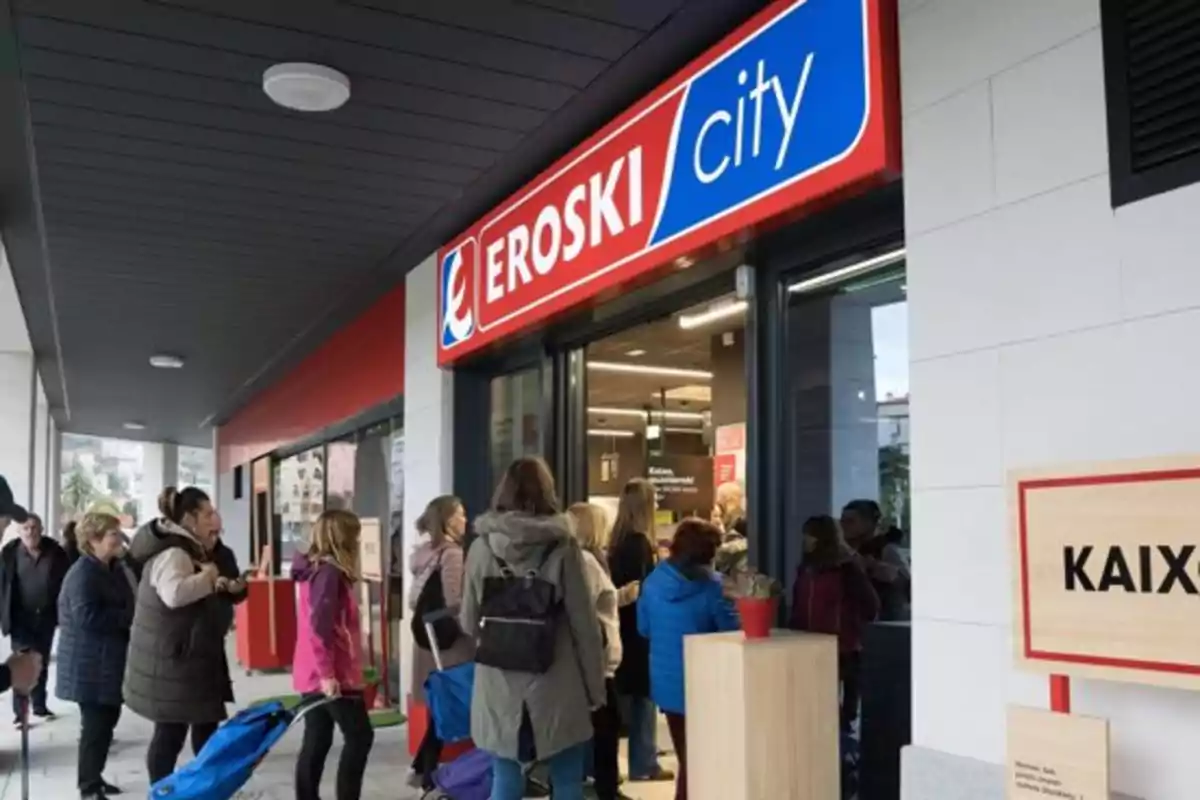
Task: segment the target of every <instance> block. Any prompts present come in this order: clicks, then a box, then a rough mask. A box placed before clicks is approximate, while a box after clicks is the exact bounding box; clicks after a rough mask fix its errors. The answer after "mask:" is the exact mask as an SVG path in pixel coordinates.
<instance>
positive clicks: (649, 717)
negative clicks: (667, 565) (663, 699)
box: [608, 478, 675, 781]
mask: <svg viewBox="0 0 1200 800" xmlns="http://www.w3.org/2000/svg"><path fill="white" fill-rule="evenodd" d="M656 510H657V501H656V497H655V492H654V484H652V483H650V481H648V480H646V479H645V478H634V479H633V480H631V481H629V482H628V483H626V484H625V487H624V488H623V489H622V490H621V497H620V500H619V502H618V504H617V521H616V523H615V524H614V525H613V533H612V544H611V545H610V546H609V550H608V566H609V572H610V573H611V574H612V581H613V585H615V586H616V587H617V589H618V590H620V592H621V599H622V604H621V609H620V617H621V647H622V651H623V654H624V655H623V656H622V658H621V666H620V667H618V668H617V673H616V685H617V693H618V695H619V696H620V701H621V709H622V711H623V712H624V716H625V723H626V727H627V728H628V729H629V779H630V780H631V781H669V780H674V778H675V774H674V773H673V772H671V771H670V770H667V769H664V768H663V767H662V766H660V765H659V763H658V742H657V740H658V713H657V711H656V709H655V708H654V703H653V702H651V700H650V645H649V643H648V642H647V641H646V640H645V639H644V638H642V635H641V634H640V633H638V623H637V606H636V605H635V602H636V601H637V598H638V593H639V592H640V590H641V585H642V582H643V581H644V580H645V579H646V578H647V577H648V576H649V575H650V573H651V572H653V571H654V567H655V565H656V564H657V563H658V556H657V552H658V542H657V536H656V530H655V528H656V526H655V523H654V515H655V512H656Z"/></svg>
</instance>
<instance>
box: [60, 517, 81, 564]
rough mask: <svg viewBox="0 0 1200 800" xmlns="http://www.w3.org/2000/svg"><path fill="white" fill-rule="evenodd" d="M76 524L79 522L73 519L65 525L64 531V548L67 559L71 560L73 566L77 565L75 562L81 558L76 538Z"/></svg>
mask: <svg viewBox="0 0 1200 800" xmlns="http://www.w3.org/2000/svg"><path fill="white" fill-rule="evenodd" d="M76 526H77V523H76V522H75V520H71V521H70V522H68V523H67V524H66V525H64V526H63V532H62V546H63V550H64V551H66V554H67V561H68V562H70V564H71V565H72V566H74V565H75V562H76V561H78V560H79V556H80V552H79V542H78V541H77V540H76V538H75V528H76Z"/></svg>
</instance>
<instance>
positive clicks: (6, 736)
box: [0, 667, 675, 800]
mask: <svg viewBox="0 0 1200 800" xmlns="http://www.w3.org/2000/svg"><path fill="white" fill-rule="evenodd" d="M53 674H54V670H53V667H51V680H52V681H53ZM290 690H291V676H289V675H255V676H250V677H247V676H245V675H243V674H242V673H241V671H240V670H236V669H235V675H234V696H235V697H237V698H238V700H239V701H241V702H250V701H253V700H256V699H261V698H264V697H273V696H277V695H281V694H288V693H290ZM51 696H52V697H53V686H52V687H51ZM10 705H11V700H10V697H9V696H8V695H4V696H3V698H2V699H0V800H20V798H21V779H20V761H19V755H20V754H19V749H20V735H19V733H18V732H17V731H16V730H15V729H14V728H13V727H12V725H11V722H10V721H11V719H12V717H11V715H10V714H9V713H8V710H9V708H10ZM50 705H51V709H52V710H53V711H54V712H55V713H56V714H58V715H59V716H58V719H56V720H55V721H53V722H37V723H36V724H35V725H34V727H33V728H32V730H31V731H30V737H29V741H30V753H31V757H30V761H31V764H32V769H31V778H30V795H31V796H32V797H38V798H52V799H53V800H59V799H60V798H61V799H62V800H66V799H67V798H71V797H77V796H78V793H77V791H76V788H75V786H76V784H75V765H76V744H77V741H78V738H79V711H78V708H76V707H75V706H73V705H70V704H67V703H61V702H59V703H55V702H54V701H51V704H50ZM150 733H151V726H150V724H149V723H148V722H146V721H145V720H143V719H141V718H139V717H137V716H135V715H134V714H133V713H131V712H129V711H128V710H126V713H125V714H124V715H123V716H122V718H121V723H120V725H119V726H118V727H117V732H116V743H115V744H114V746H113V751H112V753H111V755H110V756H109V760H108V771H107V775H106V777H107V778H108V779H109V780H110V781H112V782H113V783H115V784H116V785H118V786H120V787H121V788H122V789H124V790H125V793H124V794H123V795H121V797H130V798H138V797H146V794H147V790H148V788H149V787H148V782H147V779H146V773H145V766H144V763H145V762H144V759H145V755H146V747H147V745H148V744H149V742H150ZM299 734H300V732H299V731H294V732H292V733H290V734H289V735H288V736H286V737H284V739H283V740H282V741H281V742H280V743H279V744H278V745H277V746H276V747H275V749H274V750H273V751H272V752H271V755H270V756H269V757H268V758H267V759H266V760H265V761H264V762H263V763H262V765H261V766H260V767H259V769H258V771H257V772H256V773H255V776H254V778H253V779H252V780H251V782H250V783H249V784H248V785H247V786H246V788H245V790H243V792H242V794H241V795H239V797H240V798H243V800H285V799H286V798H291V797H293V796H294V794H293V789H292V768H293V766H294V764H295V759H296V753H297V751H298V750H299V748H300V735H299ZM376 734H377V735H376V738H375V747H374V749H373V750H372V753H371V762H370V765H369V767H368V769H367V776H366V781H365V783H364V787H363V798H364V800H418V798H420V796H421V793H420V792H419V791H417V790H414V789H410V788H408V787H407V786H406V785H405V782H404V778H405V774H406V772H407V770H408V765H409V761H410V759H409V757H408V748H407V742H408V732H407V729H406V727H404V726H399V727H395V728H390V729H384V730H379V731H377V732H376ZM659 737H660V738H659V744H660V746H666V744H667V743H668V742H669V741H670V739H669V737H668V735H667V731H666V726H665V723H664V724H663V725H661V726H660V731H659ZM338 748H340V741H339V742H338V743H337V744H335V749H334V751H333V752H332V753H331V754H330V756H329V761H328V767H327V768H326V771H325V791H324V796H325V797H326V798H330V799H332V798H333V797H334V793H333V779H334V776H335V774H336V771H337V769H336V764H337V754H338ZM185 752H187V753H190V751H185ZM663 766H665V767H668V768H670V769H674V768H675V760H674V758H673V757H670V756H667V757H665V758H664V759H663ZM623 789H624V791H625V793H626V794H628V795H629V796H630V797H632V798H634V799H635V800H671V798H673V797H674V787H673V785H672V784H669V783H668V784H626V786H624V787H623Z"/></svg>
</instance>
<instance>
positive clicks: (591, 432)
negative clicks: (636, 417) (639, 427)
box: [588, 428, 637, 439]
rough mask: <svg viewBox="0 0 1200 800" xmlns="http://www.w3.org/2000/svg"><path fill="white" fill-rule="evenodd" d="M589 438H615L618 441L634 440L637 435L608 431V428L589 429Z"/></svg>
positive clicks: (628, 432) (630, 432) (627, 432)
mask: <svg viewBox="0 0 1200 800" xmlns="http://www.w3.org/2000/svg"><path fill="white" fill-rule="evenodd" d="M588 436H613V437H615V438H617V439H632V438H633V437H634V436H637V434H636V433H635V432H634V431H622V430H611V431H610V430H607V429H606V428H589V429H588Z"/></svg>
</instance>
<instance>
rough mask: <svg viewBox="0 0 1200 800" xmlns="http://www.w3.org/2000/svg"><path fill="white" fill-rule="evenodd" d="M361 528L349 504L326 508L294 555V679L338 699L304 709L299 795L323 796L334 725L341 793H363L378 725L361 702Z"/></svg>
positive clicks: (343, 796) (353, 797) (349, 796)
mask: <svg viewBox="0 0 1200 800" xmlns="http://www.w3.org/2000/svg"><path fill="white" fill-rule="evenodd" d="M361 527H362V526H361V525H360V523H359V521H358V517H356V516H355V515H354V514H352V513H350V512H349V511H340V510H335V511H326V512H325V513H323V514H322V515H321V516H320V517H319V518H318V519H317V522H316V524H315V525H314V526H313V532H312V542H311V544H309V546H308V550H307V551H305V552H303V553H297V554H296V557H295V558H294V559H293V561H292V578H293V579H294V580H295V581H296V585H297V586H298V587H299V589H300V592H299V594H300V605H299V608H298V609H297V614H298V619H297V625H296V655H295V659H294V660H293V662H292V683H293V685H294V686H295V688H296V690H297V691H299V692H300V693H301V694H303V695H305V698H306V699H308V698H311V697H315V696H319V695H324V696H325V697H328V698H333V702H330V703H326V704H325V705H322V706H320V707H318V708H314V709H313V710H311V711H309V712H308V713H307V714H305V716H304V743H303V745H302V746H301V748H300V755H299V757H298V758H297V760H296V798H297V800H319V790H320V786H321V774H322V773H323V772H324V771H325V758H326V756H328V755H329V749H330V748H331V747H332V746H333V728H334V726H335V725H336V726H337V727H338V728H339V729H341V732H342V739H343V747H342V755H341V759H340V760H339V762H338V774H337V800H359V798H361V797H362V783H363V773H365V772H366V769H367V756H368V755H369V753H370V751H371V745H372V744H373V743H374V741H375V731H374V729H372V727H371V720H370V717H369V716H368V715H367V707H366V704H365V703H364V702H363V676H362V634H361V630H362V629H361V627H360V625H359V615H358V600H357V599H356V598H355V583H356V582H357V581H358V536H359V532H360V530H361Z"/></svg>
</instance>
